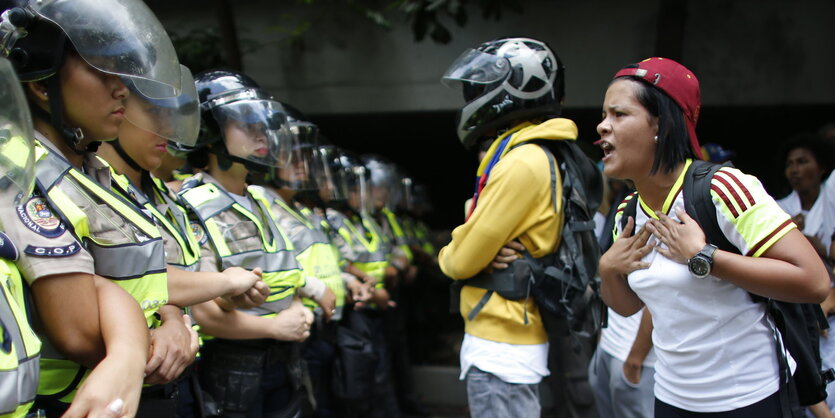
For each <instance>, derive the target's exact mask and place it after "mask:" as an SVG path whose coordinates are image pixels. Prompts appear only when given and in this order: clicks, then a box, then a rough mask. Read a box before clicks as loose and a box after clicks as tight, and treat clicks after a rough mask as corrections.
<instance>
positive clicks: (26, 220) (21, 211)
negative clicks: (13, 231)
mask: <svg viewBox="0 0 835 418" xmlns="http://www.w3.org/2000/svg"><path fill="white" fill-rule="evenodd" d="M17 216H18V217H19V218H20V221H21V222H22V223H23V225H25V226H26V227H27V228H29V229H30V230H32V231H34V232H36V233H38V234H40V235H43V236H45V237H47V238H55V237H59V236H61V234H63V233H64V231H65V230H66V229H67V227H66V226H65V225H64V222H62V221H61V219H60V218H59V217H58V216H56V215H55V213H54V212H53V211H52V208H51V207H50V206H49V203H48V202H47V201H46V199H44V198H43V197H40V196H34V197H32V198H30V199H29V200H27V201H26V203H24V204H22V205H20V206H18V207H17Z"/></svg>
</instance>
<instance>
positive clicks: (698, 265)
mask: <svg viewBox="0 0 835 418" xmlns="http://www.w3.org/2000/svg"><path fill="white" fill-rule="evenodd" d="M687 264H688V267H690V272H691V273H693V275H694V276H696V277H700V278H701V277H705V276H707V275H708V274H710V262H709V261H708V260H707V259H705V258H704V257H699V256H696V257H693V258H691V259H690V262H689V263H687Z"/></svg>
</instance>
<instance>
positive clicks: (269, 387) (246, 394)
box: [199, 340, 296, 418]
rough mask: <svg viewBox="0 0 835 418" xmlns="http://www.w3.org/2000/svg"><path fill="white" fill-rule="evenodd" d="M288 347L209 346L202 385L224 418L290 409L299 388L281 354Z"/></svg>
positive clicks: (243, 343) (272, 344)
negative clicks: (296, 386) (295, 384)
mask: <svg viewBox="0 0 835 418" xmlns="http://www.w3.org/2000/svg"><path fill="white" fill-rule="evenodd" d="M286 347H287V346H282V345H280V343H276V342H264V341H240V342H238V341H228V340H212V341H208V342H206V344H205V345H204V347H203V351H202V353H203V358H202V360H201V361H200V367H199V369H200V384H201V386H202V387H203V389H204V390H205V391H206V392H207V393H208V394H209V395H210V396H211V397H212V399H213V400H214V402H216V404H217V406H218V408H219V409H220V411H221V412H220V415H221V416H224V417H240V418H244V417H246V418H261V417H263V416H266V415H274V414H279V413H280V412H282V411H283V410H285V409H286V408H288V407H289V406H290V404H291V400H292V399H294V398H293V395H294V394H295V392H296V388H295V386H294V384H293V382H292V379H291V378H290V375H289V373H288V369H287V361H288V357H287V356H286V355H285V354H284V353H283V352H282V351H283V350H282V349H283V348H286ZM288 351H289V350H288Z"/></svg>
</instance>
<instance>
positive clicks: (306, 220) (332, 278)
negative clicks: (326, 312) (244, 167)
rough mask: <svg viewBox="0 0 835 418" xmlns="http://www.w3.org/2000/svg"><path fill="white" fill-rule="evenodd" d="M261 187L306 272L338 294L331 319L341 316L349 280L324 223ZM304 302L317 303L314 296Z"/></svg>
mask: <svg viewBox="0 0 835 418" xmlns="http://www.w3.org/2000/svg"><path fill="white" fill-rule="evenodd" d="M250 187H256V186H250ZM260 189H261V190H263V193H264V196H265V197H266V198H267V200H268V201H269V203H270V209H271V210H272V214H273V218H274V219H275V221H276V222H277V223H278V226H279V228H281V229H282V230H283V231H285V232H286V233H287V234H288V236H289V237H290V241H291V242H292V243H293V246H294V247H295V253H296V260H298V262H299V264H300V265H301V267H302V270H303V272H304V274H305V276H307V277H308V278H309V277H314V278H316V279H318V280H321V281H322V282H323V283H324V284H325V285H326V286H327V287H328V288H329V289H330V290H331V291H333V293H334V295H336V312H335V313H334V315H333V316H332V317H331V320H335V321H336V320H339V318H341V317H342V310H343V306H344V305H345V284H344V283H343V282H342V275H341V274H340V273H341V271H340V268H339V258H338V256H337V254H336V252H335V251H334V248H333V246H332V245H331V243H330V240H329V239H328V236H327V234H326V233H325V231H324V230H323V228H322V225H321V223H319V222H317V221H316V220H314V219H312V218H310V217H308V216H305V215H304V214H302V212H301V211H300V210H298V209H297V208H296V207H295V206H293V205H292V204H288V203H286V202H284V200H283V199H282V198H281V197H280V196H279V195H278V194H276V193H275V192H273V191H272V190H269V189H265V188H260ZM308 213H312V212H308ZM304 302H305V305H306V306H308V307H310V308H314V307H315V306H314V303H313V301H312V300H310V299H306V300H304Z"/></svg>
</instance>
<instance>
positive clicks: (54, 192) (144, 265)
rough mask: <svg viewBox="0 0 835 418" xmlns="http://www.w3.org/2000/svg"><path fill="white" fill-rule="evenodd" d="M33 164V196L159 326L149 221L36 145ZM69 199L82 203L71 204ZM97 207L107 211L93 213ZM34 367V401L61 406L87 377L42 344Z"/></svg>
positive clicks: (158, 253) (162, 300) (157, 252)
mask: <svg viewBox="0 0 835 418" xmlns="http://www.w3.org/2000/svg"><path fill="white" fill-rule="evenodd" d="M35 159H36V162H37V163H36V166H35V176H36V178H37V180H38V181H37V185H38V189H39V191H40V192H41V193H42V194H43V196H45V197H46V199H47V200H48V201H49V203H50V205H51V207H52V208H53V209H54V210H55V211H56V212H58V215H59V216H60V217H61V218H62V219H63V220H64V221H65V222H66V224H67V225H68V226H70V228H71V229H72V233H73V235H75V237H76V238H77V239H78V240H79V242H81V243H82V245H84V247H85V248H86V250H87V251H88V252H89V253H90V255H91V256H92V257H93V260H94V270H95V273H96V274H97V275H99V276H102V277H104V278H107V279H110V280H112V281H114V282H115V283H116V284H117V285H119V286H120V287H121V288H122V289H124V290H125V291H126V292H128V294H130V295H131V296H132V297H133V298H134V299H135V300H136V301H137V303H139V305H140V307H141V308H142V311H143V313H144V314H145V321H146V323H147V324H148V326H149V327H155V326H157V325H159V323H158V322H159V321H158V319H157V318H156V316H155V315H154V314H155V313H156V312H157V310H158V309H159V308H160V307H162V306H163V305H165V304H166V303H168V279H167V273H166V263H165V249H164V248H163V242H162V238H161V236H160V233H159V230H158V229H157V226H156V224H155V223H154V220H153V218H152V217H151V216H149V215H147V214H145V213H144V212H143V211H142V210H141V209H140V208H138V207H137V206H136V205H134V204H132V203H131V202H129V201H127V200H126V199H124V198H123V197H121V196H119V195H117V194H115V193H114V192H113V191H112V190H110V189H109V188H105V187H102V185H100V184H99V183H97V182H96V181H94V180H93V179H91V178H90V177H88V176H87V175H85V174H84V173H82V172H81V171H80V170H78V169H77V168H75V167H74V166H73V165H72V164H70V163H69V162H68V161H67V160H65V159H64V158H63V157H61V156H60V155H58V154H56V153H54V152H51V151H49V150H48V149H47V148H46V147H45V146H43V145H42V144H39V143H38V144H37V146H36V149H35ZM73 197H75V198H76V199H87V200H88V201H85V202H83V203H82V202H76V201H74V200H73ZM90 202H92V203H93V204H94V206H90V208H91V209H88V211H87V212H85V210H83V209H82V205H84V204H86V205H89V204H90ZM99 207H102V208H106V209H107V212H99ZM105 213H107V215H105ZM101 231H105V232H101ZM117 238H118V239H117ZM40 365H41V379H40V384H39V387H38V396H39V397H49V398H57V399H58V400H60V401H61V402H65V403H69V402H72V399H73V398H74V397H75V391H76V389H77V388H78V386H79V385H81V383H82V382H83V381H84V378H86V376H87V374H88V373H89V370H87V369H86V368H85V367H83V366H81V365H79V364H77V363H74V362H72V361H70V360H67V359H65V358H64V357H63V355H61V354H60V353H59V352H58V351H57V350H56V349H55V348H54V347H52V345H51V344H49V343H48V341H45V344H44V347H43V352H42V355H41V362H40Z"/></svg>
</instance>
